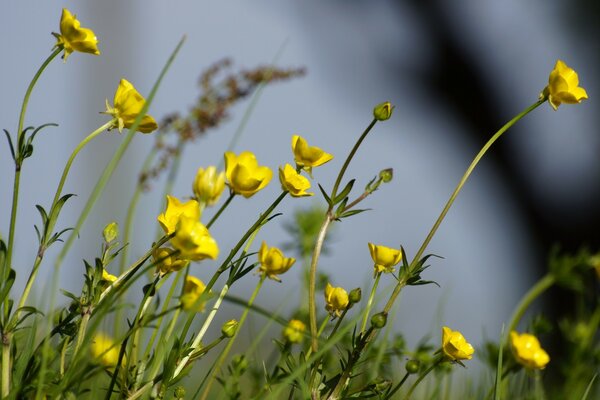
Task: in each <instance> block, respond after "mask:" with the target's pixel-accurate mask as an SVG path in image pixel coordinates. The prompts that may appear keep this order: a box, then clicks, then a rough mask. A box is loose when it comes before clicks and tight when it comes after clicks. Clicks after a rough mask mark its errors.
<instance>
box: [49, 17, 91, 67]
mask: <svg viewBox="0 0 600 400" xmlns="http://www.w3.org/2000/svg"><path fill="white" fill-rule="evenodd" d="M52 34H53V35H54V37H55V38H56V44H55V45H54V46H55V47H62V48H63V49H64V50H65V52H64V54H63V56H62V58H63V60H65V61H67V57H69V55H71V53H72V52H74V51H79V52H81V53H90V54H94V55H96V56H97V55H99V54H100V50H98V38H96V34H95V33H94V31H92V30H91V29H88V28H82V27H81V26H80V22H79V20H78V19H77V17H76V16H75V15H73V14H71V12H70V11H69V10H67V9H66V8H63V10H62V15H61V17H60V34H58V33H54V32H53V33H52Z"/></svg>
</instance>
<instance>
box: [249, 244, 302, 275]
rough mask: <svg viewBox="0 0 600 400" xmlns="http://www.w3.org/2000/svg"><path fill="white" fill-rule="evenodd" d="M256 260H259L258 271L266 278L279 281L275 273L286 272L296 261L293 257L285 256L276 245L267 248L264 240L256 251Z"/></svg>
mask: <svg viewBox="0 0 600 400" xmlns="http://www.w3.org/2000/svg"><path fill="white" fill-rule="evenodd" d="M258 261H259V262H260V268H259V269H258V270H259V271H260V272H262V273H263V274H265V275H266V276H267V277H268V278H270V279H273V280H276V281H277V282H281V280H280V279H279V277H278V276H277V275H281V274H283V273H284V272H287V270H289V269H290V268H291V266H292V265H294V263H295V262H296V259H295V258H291V257H290V258H286V257H284V256H283V253H282V252H281V250H279V249H278V248H277V247H271V248H268V247H267V244H266V243H265V242H262V245H261V246H260V250H259V251H258Z"/></svg>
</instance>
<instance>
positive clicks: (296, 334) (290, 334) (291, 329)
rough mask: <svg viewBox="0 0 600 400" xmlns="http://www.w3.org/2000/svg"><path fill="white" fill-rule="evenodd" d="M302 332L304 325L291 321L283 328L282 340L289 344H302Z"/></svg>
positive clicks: (298, 321)
mask: <svg viewBox="0 0 600 400" xmlns="http://www.w3.org/2000/svg"><path fill="white" fill-rule="evenodd" d="M304 331H306V325H304V323H303V322H302V321H300V320H297V319H292V320H290V322H288V324H287V326H286V327H285V328H283V338H284V339H285V340H287V341H288V342H289V343H302V340H303V339H304Z"/></svg>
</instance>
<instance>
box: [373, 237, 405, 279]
mask: <svg viewBox="0 0 600 400" xmlns="http://www.w3.org/2000/svg"><path fill="white" fill-rule="evenodd" d="M369 251H370V252H371V258H372V259H373V262H374V263H375V275H377V274H379V273H381V272H387V273H392V272H394V266H395V265H397V264H398V263H399V262H400V260H402V252H401V251H400V250H397V249H392V248H391V247H386V246H378V245H375V244H373V243H369Z"/></svg>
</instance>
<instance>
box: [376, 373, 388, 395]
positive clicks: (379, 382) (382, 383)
mask: <svg viewBox="0 0 600 400" xmlns="http://www.w3.org/2000/svg"><path fill="white" fill-rule="evenodd" d="M373 386H375V390H376V391H377V392H378V393H382V392H385V391H386V390H387V388H389V387H390V386H392V381H390V380H389V379H384V378H382V377H380V376H379V377H377V378H376V379H375V382H373Z"/></svg>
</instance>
